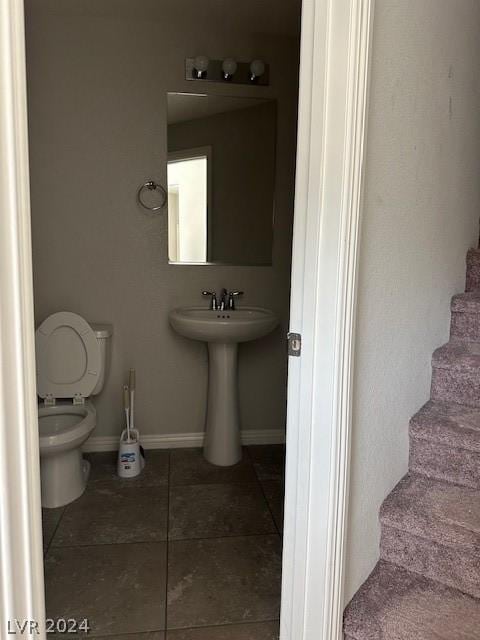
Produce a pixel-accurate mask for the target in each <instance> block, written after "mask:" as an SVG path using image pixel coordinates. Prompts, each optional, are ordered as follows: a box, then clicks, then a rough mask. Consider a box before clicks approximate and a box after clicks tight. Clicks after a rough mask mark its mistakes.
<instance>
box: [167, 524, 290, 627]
mask: <svg viewBox="0 0 480 640" xmlns="http://www.w3.org/2000/svg"><path fill="white" fill-rule="evenodd" d="M280 580H281V544H280V538H279V536H278V535H265V536H248V537H238V538H215V539H210V540H179V541H173V542H170V543H169V546H168V604H167V607H168V609H167V623H168V627H167V628H168V629H175V628H176V629H178V628H188V627H202V626H209V625H210V626H214V625H221V624H228V623H241V622H244V623H245V622H263V621H267V620H275V619H277V618H278V616H279V610H280Z"/></svg>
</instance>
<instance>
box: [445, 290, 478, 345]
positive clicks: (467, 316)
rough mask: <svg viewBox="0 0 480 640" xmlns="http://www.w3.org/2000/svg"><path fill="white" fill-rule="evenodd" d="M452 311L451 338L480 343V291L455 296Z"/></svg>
mask: <svg viewBox="0 0 480 640" xmlns="http://www.w3.org/2000/svg"><path fill="white" fill-rule="evenodd" d="M451 310H452V321H451V325H450V338H451V339H452V340H466V341H468V342H480V290H479V291H469V292H468V293H461V294H459V295H456V296H454V297H453V298H452V305H451Z"/></svg>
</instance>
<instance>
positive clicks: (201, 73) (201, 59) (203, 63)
mask: <svg viewBox="0 0 480 640" xmlns="http://www.w3.org/2000/svg"><path fill="white" fill-rule="evenodd" d="M209 63H210V60H209V59H208V57H207V56H197V57H196V58H195V60H194V61H193V66H194V69H195V71H196V75H197V78H204V77H205V76H206V75H207V69H208V65H209Z"/></svg>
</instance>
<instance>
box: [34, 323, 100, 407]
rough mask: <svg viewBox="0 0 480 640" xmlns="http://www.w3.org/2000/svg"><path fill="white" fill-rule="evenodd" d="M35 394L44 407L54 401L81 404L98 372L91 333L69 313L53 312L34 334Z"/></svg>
mask: <svg viewBox="0 0 480 640" xmlns="http://www.w3.org/2000/svg"><path fill="white" fill-rule="evenodd" d="M35 344H36V357H37V393H38V395H39V396H40V397H41V398H45V402H46V404H55V399H56V398H73V401H74V403H83V402H84V398H88V396H89V395H90V394H91V392H92V391H93V390H94V388H95V385H96V384H97V380H98V378H99V375H100V371H101V353H100V346H99V344H98V340H97V337H96V335H95V332H94V330H93V329H92V327H91V326H90V325H89V324H88V322H87V321H86V320H84V319H83V318H82V317H81V316H79V315H77V314H76V313H71V312H70V311H61V312H59V313H54V314H53V315H51V316H49V317H48V318H47V319H46V320H44V321H43V322H42V324H41V325H40V326H39V328H38V329H37V331H36V334H35Z"/></svg>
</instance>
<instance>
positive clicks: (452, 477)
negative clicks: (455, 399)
mask: <svg viewBox="0 0 480 640" xmlns="http://www.w3.org/2000/svg"><path fill="white" fill-rule="evenodd" d="M409 467H410V471H412V472H415V473H417V474H422V475H425V476H427V477H429V478H436V479H438V480H444V481H447V482H454V483H456V484H461V485H464V486H466V487H472V488H477V489H480V409H475V408H472V407H464V406H462V405H458V404H446V403H441V402H433V401H431V400H430V401H429V402H427V404H425V405H424V406H423V407H422V408H421V409H420V411H419V412H418V413H417V414H415V415H414V416H413V418H412V419H411V421H410V464H409Z"/></svg>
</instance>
